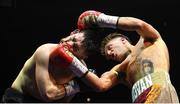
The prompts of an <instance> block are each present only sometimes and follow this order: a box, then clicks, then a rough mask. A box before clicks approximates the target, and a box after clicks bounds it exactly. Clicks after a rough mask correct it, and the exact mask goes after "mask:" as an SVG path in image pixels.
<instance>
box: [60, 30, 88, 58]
mask: <svg viewBox="0 0 180 104" xmlns="http://www.w3.org/2000/svg"><path fill="white" fill-rule="evenodd" d="M84 39H85V38H84V33H82V32H77V33H73V34H71V35H70V36H68V37H66V38H63V39H62V41H64V42H66V43H68V44H69V45H70V46H71V49H70V51H71V52H72V53H73V54H74V55H75V56H76V57H78V58H80V59H85V58H87V56H86V52H85V48H84V47H83V41H84Z"/></svg>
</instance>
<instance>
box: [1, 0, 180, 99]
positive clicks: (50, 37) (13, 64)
mask: <svg viewBox="0 0 180 104" xmlns="http://www.w3.org/2000/svg"><path fill="white" fill-rule="evenodd" d="M89 9H91V10H98V11H101V12H104V13H105V14H111V15H117V16H133V17H137V18H140V19H143V20H145V21H147V22H148V23H150V24H152V25H153V26H154V27H155V28H156V29H157V30H158V31H159V32H160V34H161V35H162V38H163V39H164V41H165V42H166V43H167V46H168V48H169V53H170V63H171V66H170V68H171V71H170V77H171V81H172V83H173V85H174V86H175V88H176V90H177V93H178V95H179V94H180V87H179V84H178V80H179V78H178V75H179V73H178V72H179V71H178V70H179V65H180V60H179V56H180V55H179V44H180V39H179V38H178V37H179V36H178V35H180V33H179V27H180V26H179V24H180V16H179V13H180V12H179V10H180V4H179V2H178V0H65V1H63V0H34V1H30V0H0V17H1V18H0V26H1V27H0V37H1V38H0V39H1V64H0V65H1V68H0V71H1V72H0V73H1V78H0V97H1V96H2V94H3V92H4V90H5V89H6V88H7V87H9V86H11V84H12V82H13V80H14V79H15V78H16V76H17V75H18V73H19V71H20V70H21V68H22V66H23V64H24V62H25V61H26V59H28V58H29V57H30V56H31V55H32V54H33V52H34V51H35V50H36V48H37V47H38V46H40V45H41V44H44V43H57V42H58V41H59V39H60V38H62V37H64V36H67V35H68V34H69V32H70V31H72V30H73V29H75V28H76V22H77V19H78V16H79V15H80V14H81V13H82V12H84V11H85V10H89ZM127 35H128V36H129V37H130V39H133V43H135V41H136V40H137V39H138V38H137V35H134V33H127ZM86 61H87V62H88V66H89V67H91V68H95V69H97V72H98V74H99V75H101V73H102V72H104V71H105V70H109V69H110V68H111V66H112V64H109V63H107V62H106V61H105V60H104V59H103V58H102V57H100V56H99V57H93V58H90V59H89V60H86ZM98 69H99V70H98ZM87 98H90V102H131V97H130V91H129V90H128V89H127V88H126V87H125V86H123V85H118V86H116V87H114V88H113V89H111V90H109V91H107V92H103V93H95V92H89V93H82V94H77V96H75V97H74V99H73V101H72V102H87Z"/></svg>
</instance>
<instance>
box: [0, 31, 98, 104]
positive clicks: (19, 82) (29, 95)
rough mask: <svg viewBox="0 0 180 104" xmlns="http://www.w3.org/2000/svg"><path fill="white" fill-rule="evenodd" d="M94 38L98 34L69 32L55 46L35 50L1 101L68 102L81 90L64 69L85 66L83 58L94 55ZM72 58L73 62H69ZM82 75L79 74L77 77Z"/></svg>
mask: <svg viewBox="0 0 180 104" xmlns="http://www.w3.org/2000/svg"><path fill="white" fill-rule="evenodd" d="M96 36H98V32H97V31H93V30H90V29H87V30H82V31H73V32H72V33H71V34H70V36H67V37H65V38H62V39H61V41H60V43H59V44H53V43H47V44H44V45H41V46H40V47H38V48H37V49H36V51H35V52H34V54H33V55H32V56H31V57H30V58H29V59H28V60H27V61H26V62H25V64H24V66H23V67H22V70H21V71H20V73H19V75H18V76H17V78H16V79H15V80H14V82H13V83H12V86H11V87H10V88H8V89H7V90H6V91H5V93H4V95H3V97H2V102H3V103H6V102H14V103H17V102H20V103H28V102H31V103H32V102H70V100H71V99H72V97H73V96H74V95H75V94H76V93H78V92H81V87H80V86H79V84H78V83H77V82H76V80H74V79H75V75H74V73H73V72H72V71H71V70H65V69H68V68H73V69H74V68H81V66H82V65H81V64H83V65H84V66H83V67H87V66H86V65H85V62H84V61H83V59H86V58H88V56H89V55H90V54H93V53H95V52H96V51H95V50H96V47H97V43H96V41H95V39H97V38H94V37H96ZM72 56H73V57H74V59H75V60H71V57H72ZM71 61H73V62H71ZM81 62H82V63H81ZM78 64H80V65H78ZM91 70H92V69H91ZM83 74H85V73H84V72H82V73H79V77H81V76H83Z"/></svg>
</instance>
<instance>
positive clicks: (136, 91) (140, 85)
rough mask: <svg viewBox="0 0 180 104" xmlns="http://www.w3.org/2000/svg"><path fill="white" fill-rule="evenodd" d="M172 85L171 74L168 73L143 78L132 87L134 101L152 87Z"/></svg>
mask: <svg viewBox="0 0 180 104" xmlns="http://www.w3.org/2000/svg"><path fill="white" fill-rule="evenodd" d="M167 82H168V83H170V78H169V74H168V73H167V72H163V71H160V72H154V73H151V74H148V75H146V76H144V77H143V78H141V79H139V80H138V81H137V82H136V83H134V85H133V87H132V100H133V102H134V100H135V99H136V98H137V97H138V96H139V95H140V94H141V93H143V91H144V90H146V89H147V88H149V87H150V86H152V85H153V84H160V85H162V84H164V83H167Z"/></svg>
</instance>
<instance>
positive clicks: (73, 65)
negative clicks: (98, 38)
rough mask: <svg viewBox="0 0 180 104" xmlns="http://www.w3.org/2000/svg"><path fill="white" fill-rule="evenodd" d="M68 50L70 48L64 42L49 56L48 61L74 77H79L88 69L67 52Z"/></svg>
mask: <svg viewBox="0 0 180 104" xmlns="http://www.w3.org/2000/svg"><path fill="white" fill-rule="evenodd" d="M70 48H71V46H70V45H68V44H66V43H65V42H64V43H60V44H58V46H57V47H56V48H55V49H54V50H53V51H52V52H51V54H50V61H51V63H53V64H56V65H58V66H59V67H62V68H65V69H70V70H71V71H73V73H74V74H76V76H78V77H81V76H83V75H84V74H85V73H87V72H88V69H87V68H86V67H85V66H84V65H83V64H82V63H81V62H80V61H79V60H78V59H77V58H76V57H75V56H74V55H73V54H72V53H71V52H70V51H69V50H70Z"/></svg>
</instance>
